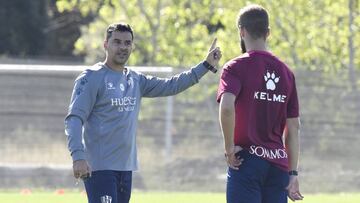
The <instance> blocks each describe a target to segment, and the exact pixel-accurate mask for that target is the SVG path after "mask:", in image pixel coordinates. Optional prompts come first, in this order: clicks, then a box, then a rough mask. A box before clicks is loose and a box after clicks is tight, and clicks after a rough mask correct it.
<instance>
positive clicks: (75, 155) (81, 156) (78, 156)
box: [71, 150, 86, 161]
mask: <svg viewBox="0 0 360 203" xmlns="http://www.w3.org/2000/svg"><path fill="white" fill-rule="evenodd" d="M71 157H72V160H73V161H77V160H86V155H85V152H84V151H81V150H77V151H74V152H72V153H71Z"/></svg>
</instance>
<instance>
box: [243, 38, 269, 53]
mask: <svg viewBox="0 0 360 203" xmlns="http://www.w3.org/2000/svg"><path fill="white" fill-rule="evenodd" d="M245 44H246V51H247V52H249V51H266V50H267V49H266V43H265V41H264V40H263V39H257V40H252V41H250V42H248V43H245Z"/></svg>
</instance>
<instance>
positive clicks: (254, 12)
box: [237, 4, 269, 39]
mask: <svg viewBox="0 0 360 203" xmlns="http://www.w3.org/2000/svg"><path fill="white" fill-rule="evenodd" d="M237 26H238V27H239V28H245V29H246V31H248V33H249V34H250V35H251V37H252V38H253V39H258V38H260V37H266V35H267V33H268V31H269V16H268V13H267V11H266V9H265V8H263V7H262V6H260V5H256V4H252V5H248V6H246V7H244V8H242V9H241V10H240V12H239V17H238V19H237Z"/></svg>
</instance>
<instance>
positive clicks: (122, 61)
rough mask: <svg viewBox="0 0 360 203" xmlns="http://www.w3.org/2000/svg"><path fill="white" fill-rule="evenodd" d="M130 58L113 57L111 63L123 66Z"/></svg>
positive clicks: (128, 55) (124, 56)
mask: <svg viewBox="0 0 360 203" xmlns="http://www.w3.org/2000/svg"><path fill="white" fill-rule="evenodd" d="M129 57H130V54H126V55H115V56H114V58H113V63H114V64H116V65H125V64H126V62H127V61H128V59H129Z"/></svg>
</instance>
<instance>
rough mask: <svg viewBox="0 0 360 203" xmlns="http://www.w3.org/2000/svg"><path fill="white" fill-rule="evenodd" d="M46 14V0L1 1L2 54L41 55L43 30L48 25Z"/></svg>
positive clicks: (0, 41)
mask: <svg viewBox="0 0 360 203" xmlns="http://www.w3.org/2000/svg"><path fill="white" fill-rule="evenodd" d="M46 12H47V11H46V0H39V1H26V0H12V1H6V0H2V1H0V25H1V29H0V54H6V55H15V56H26V55H38V54H40V53H41V51H42V50H43V48H44V44H43V41H44V38H45V34H44V32H43V30H42V28H43V27H44V26H45V25H46V24H47V23H48V21H47V20H48V18H47V17H46V15H47V14H46Z"/></svg>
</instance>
